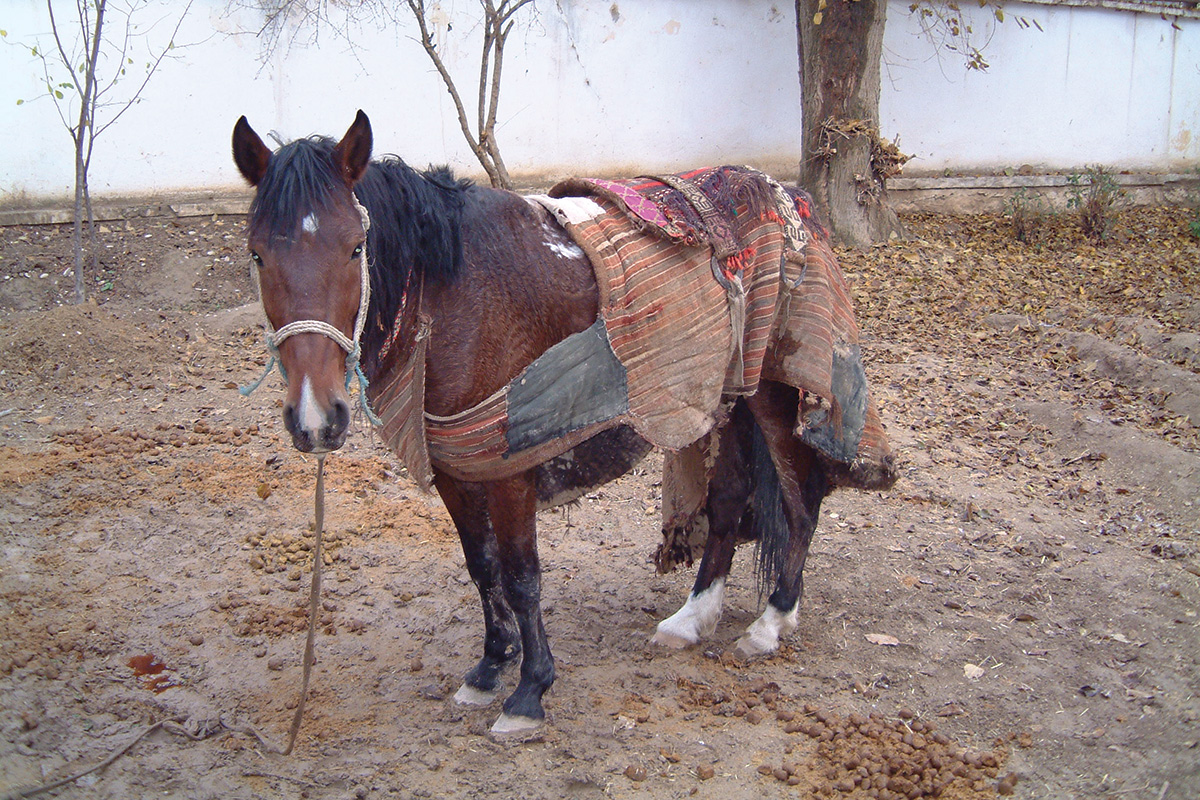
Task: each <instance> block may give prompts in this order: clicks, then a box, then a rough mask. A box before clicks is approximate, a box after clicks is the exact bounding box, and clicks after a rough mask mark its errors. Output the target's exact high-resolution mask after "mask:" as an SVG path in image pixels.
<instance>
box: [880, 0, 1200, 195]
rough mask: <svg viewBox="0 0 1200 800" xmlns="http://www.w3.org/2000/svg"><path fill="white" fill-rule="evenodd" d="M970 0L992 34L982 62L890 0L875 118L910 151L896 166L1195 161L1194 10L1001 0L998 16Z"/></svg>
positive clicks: (1199, 82) (1199, 41) (1197, 29)
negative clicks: (940, 44) (1004, 1)
mask: <svg viewBox="0 0 1200 800" xmlns="http://www.w3.org/2000/svg"><path fill="white" fill-rule="evenodd" d="M970 5H973V4H963V14H964V16H965V17H967V18H969V19H971V21H972V23H973V27H974V29H975V31H976V33H977V34H979V35H981V36H982V37H984V40H986V37H987V35H988V34H989V33H990V34H991V39H990V41H989V42H988V44H987V47H986V50H985V55H986V57H987V58H988V61H989V63H990V64H991V68H990V69H989V70H988V71H987V72H986V73H980V72H968V71H967V70H966V69H965V68H964V67H963V65H962V63H961V61H960V62H956V61H955V60H954V58H953V56H952V55H947V54H944V53H943V54H942V55H941V56H940V57H939V56H938V55H937V54H936V51H935V48H933V47H932V46H931V45H930V43H929V42H928V40H926V39H925V38H924V37H923V36H922V35H921V34H920V31H919V28H918V26H917V21H916V19H915V18H914V17H912V16H911V15H908V14H907V13H905V12H906V11H907V9H906V8H903V7H902V4H901V3H896V2H893V3H892V4H891V5H890V7H889V18H888V27H887V37H886V42H885V49H886V53H885V56H884V74H883V96H882V98H881V101H880V120H881V122H880V127H881V128H882V130H883V131H884V133H885V135H886V136H888V138H891V137H894V136H896V135H899V137H900V149H901V150H903V151H904V152H906V153H911V154H913V155H914V156H915V158H914V160H913V161H911V162H910V163H909V165H908V167H907V168H906V173H910V174H911V173H916V172H938V171H941V170H943V169H951V170H963V171H971V170H991V169H999V168H1005V167H1019V166H1020V165H1023V164H1030V165H1032V166H1034V167H1035V168H1037V169H1050V170H1054V169H1073V168H1078V167H1080V166H1083V165H1085V164H1093V163H1103V164H1108V165H1113V166H1116V167H1118V168H1121V169H1140V170H1155V171H1181V170H1186V169H1190V168H1191V167H1194V166H1196V165H1197V163H1200V142H1198V141H1197V139H1196V134H1197V132H1198V131H1197V129H1198V127H1200V20H1194V19H1185V20H1179V21H1178V22H1177V25H1178V29H1176V28H1175V27H1173V26H1172V23H1171V21H1170V20H1163V19H1160V18H1159V17H1158V16H1157V15H1148V14H1134V13H1129V12H1123V11H1112V10H1107V9H1101V8H1088V9H1083V8H1071V7H1066V6H1043V5H1032V4H1025V3H1010V4H1008V5H1006V7H1005V8H1006V11H1007V19H1006V21H1005V22H1004V23H1003V24H997V23H995V22H992V21H990V13H989V12H988V11H987V10H986V9H979V8H968V6H970ZM1018 15H1020V16H1023V17H1025V18H1026V19H1028V20H1030V21H1036V22H1037V23H1038V24H1039V25H1040V26H1041V28H1042V30H1038V29H1037V28H1036V27H1033V26H1030V27H1028V28H1025V29H1022V28H1020V27H1018V25H1017V23H1016V21H1015V17H1016V16H1018Z"/></svg>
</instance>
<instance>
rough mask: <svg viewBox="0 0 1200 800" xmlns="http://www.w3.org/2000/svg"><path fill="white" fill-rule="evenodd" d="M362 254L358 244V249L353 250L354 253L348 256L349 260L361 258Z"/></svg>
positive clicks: (360, 246)
mask: <svg viewBox="0 0 1200 800" xmlns="http://www.w3.org/2000/svg"><path fill="white" fill-rule="evenodd" d="M362 254H363V246H362V245H361V244H360V245H359V246H358V247H356V248H354V252H353V253H351V254H350V257H351V258H362Z"/></svg>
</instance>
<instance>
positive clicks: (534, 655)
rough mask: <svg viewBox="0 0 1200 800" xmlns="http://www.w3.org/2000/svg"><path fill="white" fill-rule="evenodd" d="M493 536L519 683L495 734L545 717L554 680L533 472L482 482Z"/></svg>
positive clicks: (535, 723)
mask: <svg viewBox="0 0 1200 800" xmlns="http://www.w3.org/2000/svg"><path fill="white" fill-rule="evenodd" d="M486 488H487V508H488V514H489V515H490V516H491V520H492V529H493V531H495V534H496V552H497V555H498V556H499V561H500V579H501V583H502V584H503V587H504V596H505V598H506V599H507V600H508V604H509V606H510V607H511V608H512V610H513V613H514V614H515V616H516V618H517V624H518V626H519V627H520V629H521V645H522V648H523V651H524V656H523V658H522V660H521V681H520V683H518V684H517V688H516V689H515V690H514V691H513V693H512V694H511V695H509V696H508V699H507V700H505V701H504V713H503V714H501V715H500V718H499V719H498V720H496V724H495V725H493V726H492V730H493V731H494V732H496V733H508V732H511V731H520V730H528V729H531V728H536V727H537V726H538V725H540V724H541V722H542V720H543V719H545V716H546V712H545V711H544V710H543V709H542V695H543V694H545V692H546V690H547V689H549V688H550V684H552V683H553V682H554V657H553V656H551V655H550V645H549V643H548V642H547V641H546V629H545V627H544V626H543V625H542V604H541V598H542V569H541V565H540V563H539V562H538V552H537V529H536V526H535V523H536V511H537V494H536V491H535V488H536V487H535V483H534V478H533V473H532V472H527V473H524V474H522V475H518V476H516V477H514V478H509V479H508V480H503V481H494V482H492V483H488V484H486Z"/></svg>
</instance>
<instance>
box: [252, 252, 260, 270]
mask: <svg viewBox="0 0 1200 800" xmlns="http://www.w3.org/2000/svg"><path fill="white" fill-rule="evenodd" d="M250 260H251V261H253V262H254V266H256V267H261V266H262V256H260V255H259V254H258V253H256V252H254V251H253V250H251V251H250Z"/></svg>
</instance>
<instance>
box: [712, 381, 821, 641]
mask: <svg viewBox="0 0 1200 800" xmlns="http://www.w3.org/2000/svg"><path fill="white" fill-rule="evenodd" d="M797 401H798V395H797V390H795V389H793V388H791V387H788V386H784V385H782V384H778V383H773V382H767V381H764V382H763V383H762V384H761V385H760V386H759V390H758V392H757V393H756V394H755V395H754V396H753V397H750V398H747V403H748V405H749V406H750V410H751V411H752V412H753V414H754V419H755V421H757V422H758V425H759V429H760V430H761V431H762V434H763V438H764V439H765V440H766V443H767V448H768V450H769V451H770V453H771V460H772V462H774V464H775V471H776V473H777V474H778V476H779V489H780V494H781V495H782V499H783V511H784V515H785V517H786V518H787V525H788V537H787V541H786V543H785V544H784V550H783V552H782V553H781V554H780V557H779V558H778V559H777V560H776V562H775V563H776V564H777V565H778V575H777V576H776V579H775V589H774V591H773V592H772V593H771V596H770V597H769V598H767V607H766V609H765V610H764V611H763V613H762V616H760V617H759V618H758V619H757V620H755V621H754V622H753V623H752V624H751V625H750V627H749V628H747V629H746V632H745V633H744V634H743V635H742V637H741V638H740V639H738V641H737V645H736V646H735V647H736V650H737V652H738V653H739V654H740V655H742V656H744V657H754V656H759V655H763V654H765V653H770V652H772V651H774V650H775V649H776V648H777V647H779V637H780V636H782V635H785V634H787V633H791V632H792V631H793V630H795V629H796V627H797V624H798V622H797V616H798V610H799V605H800V597H801V596H802V595H803V593H804V575H803V573H804V562H805V560H806V559H807V558H808V548H809V545H810V544H812V537H813V532H814V530H815V529H816V526H817V519H818V516H819V513H820V509H821V501H822V500H823V499H824V498H825V495H826V494H828V492H829V481H828V478H827V476H826V474H825V469H824V467H823V466H822V465H821V462H820V460H819V459H818V458H817V455H816V453H815V452H814V451H813V449H812V448H811V447H809V446H808V445H806V444H804V443H803V442H801V441H800V439H799V438H797V437H796V436H795V434H794V433H793V431H794V429H795V422H796V408H797Z"/></svg>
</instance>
